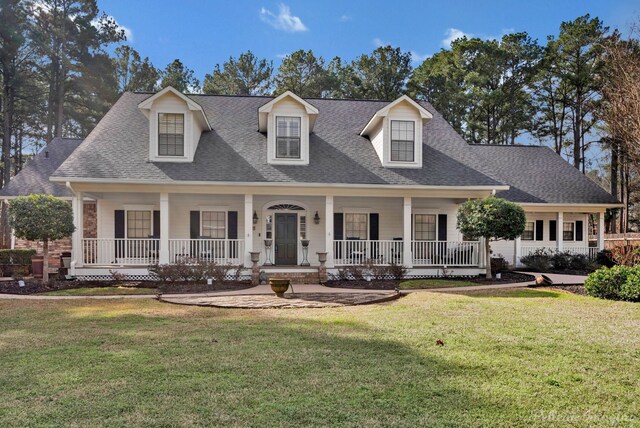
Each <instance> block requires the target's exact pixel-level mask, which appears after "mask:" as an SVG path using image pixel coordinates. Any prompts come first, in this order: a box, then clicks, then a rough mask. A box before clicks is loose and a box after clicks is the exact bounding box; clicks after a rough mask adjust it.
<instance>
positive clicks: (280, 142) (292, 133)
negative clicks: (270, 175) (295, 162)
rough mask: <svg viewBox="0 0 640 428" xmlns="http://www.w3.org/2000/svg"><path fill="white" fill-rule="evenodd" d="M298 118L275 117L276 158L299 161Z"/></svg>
mask: <svg viewBox="0 0 640 428" xmlns="http://www.w3.org/2000/svg"><path fill="white" fill-rule="evenodd" d="M300 135H301V134H300V118H299V117H286V116H278V117H276V157H277V158H290V159H300Z"/></svg>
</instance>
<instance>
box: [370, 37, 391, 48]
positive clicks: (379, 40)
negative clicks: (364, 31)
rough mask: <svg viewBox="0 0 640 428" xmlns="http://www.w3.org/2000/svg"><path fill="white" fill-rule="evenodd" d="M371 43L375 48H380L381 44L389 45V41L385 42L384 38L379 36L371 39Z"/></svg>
mask: <svg viewBox="0 0 640 428" xmlns="http://www.w3.org/2000/svg"><path fill="white" fill-rule="evenodd" d="M372 41H373V44H374V45H375V46H376V47H377V48H381V47H383V46H389V45H391V43H389V42H385V41H384V40H382V39H381V38H379V37H376V38H375V39H373V40H372Z"/></svg>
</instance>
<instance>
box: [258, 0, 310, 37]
mask: <svg viewBox="0 0 640 428" xmlns="http://www.w3.org/2000/svg"><path fill="white" fill-rule="evenodd" d="M260 19H261V20H262V21H263V22H266V23H267V24H269V25H271V26H272V27H273V28H275V29H276V30H283V31H287V32H290V33H296V32H299V31H307V30H309V29H308V28H307V26H306V25H304V23H303V22H302V20H301V19H300V18H299V17H297V16H294V15H292V14H291V9H289V6H287V5H286V4H284V3H281V4H280V6H279V11H278V14H277V15H276V14H275V13H273V12H271V11H270V10H269V9H267V8H266V7H263V8H262V9H260Z"/></svg>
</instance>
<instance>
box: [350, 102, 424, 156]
mask: <svg viewBox="0 0 640 428" xmlns="http://www.w3.org/2000/svg"><path fill="white" fill-rule="evenodd" d="M432 117H433V116H432V115H431V113H429V112H428V111H427V110H426V109H425V108H424V107H422V106H421V105H420V104H418V103H417V102H415V101H414V100H412V99H411V98H409V97H408V96H406V95H403V96H401V97H400V98H398V99H397V100H395V101H393V102H391V103H389V104H388V105H387V106H386V107H384V108H382V109H380V110H378V111H377V112H376V114H374V115H373V117H372V118H371V120H370V121H369V123H367V126H365V127H364V129H363V130H362V132H361V133H360V135H362V136H368V137H369V139H370V140H371V143H372V144H373V147H374V149H375V150H376V153H377V154H378V157H379V158H380V162H381V163H382V166H385V167H391V168H422V125H423V124H424V123H425V122H426V121H428V120H430V119H431V118H432Z"/></svg>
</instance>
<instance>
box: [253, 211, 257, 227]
mask: <svg viewBox="0 0 640 428" xmlns="http://www.w3.org/2000/svg"><path fill="white" fill-rule="evenodd" d="M253 224H258V213H257V212H255V211H254V212H253Z"/></svg>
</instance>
